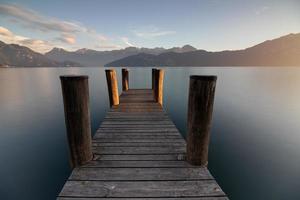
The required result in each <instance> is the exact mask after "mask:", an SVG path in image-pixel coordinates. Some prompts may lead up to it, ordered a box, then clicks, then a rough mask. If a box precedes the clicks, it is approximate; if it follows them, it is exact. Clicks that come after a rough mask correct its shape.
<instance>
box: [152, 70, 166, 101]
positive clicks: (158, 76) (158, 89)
mask: <svg viewBox="0 0 300 200" xmlns="http://www.w3.org/2000/svg"><path fill="white" fill-rule="evenodd" d="M163 86H164V70H163V69H156V70H155V71H154V100H155V101H156V102H158V103H159V104H160V105H162V104H163Z"/></svg>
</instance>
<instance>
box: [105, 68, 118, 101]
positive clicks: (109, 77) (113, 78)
mask: <svg viewBox="0 0 300 200" xmlns="http://www.w3.org/2000/svg"><path fill="white" fill-rule="evenodd" d="M105 74H106V81H107V88H108V95H109V103H110V106H114V105H119V92H118V81H117V73H116V70H113V69H107V70H105Z"/></svg>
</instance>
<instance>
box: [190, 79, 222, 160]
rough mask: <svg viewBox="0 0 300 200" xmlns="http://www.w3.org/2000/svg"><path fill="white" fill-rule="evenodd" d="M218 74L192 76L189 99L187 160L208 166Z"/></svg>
mask: <svg viewBox="0 0 300 200" xmlns="http://www.w3.org/2000/svg"><path fill="white" fill-rule="evenodd" d="M216 80H217V77H216V76H191V77H190V88H189V100H188V122H187V123H188V130H187V161H188V162H189V163H190V164H193V165H200V166H207V164H208V146H209V138H210V129H211V119H212V112H213V103H214V95H215V87H216Z"/></svg>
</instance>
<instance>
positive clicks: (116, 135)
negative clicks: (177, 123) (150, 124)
mask: <svg viewBox="0 0 300 200" xmlns="http://www.w3.org/2000/svg"><path fill="white" fill-rule="evenodd" d="M106 135H111V136H113V137H118V136H126V137H127V136H129V137H130V136H161V135H165V136H177V137H178V136H180V135H179V134H178V133H177V132H163V133H161V132H150V133H148V132H125V133H122V132H120V131H118V132H98V133H97V137H105V136H106ZM180 138H181V137H180Z"/></svg>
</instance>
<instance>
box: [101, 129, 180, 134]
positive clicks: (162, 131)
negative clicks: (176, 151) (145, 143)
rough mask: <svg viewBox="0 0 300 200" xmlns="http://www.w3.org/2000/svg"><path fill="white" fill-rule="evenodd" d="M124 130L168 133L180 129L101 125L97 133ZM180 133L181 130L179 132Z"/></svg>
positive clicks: (127, 131)
mask: <svg viewBox="0 0 300 200" xmlns="http://www.w3.org/2000/svg"><path fill="white" fill-rule="evenodd" d="M120 131H122V132H123V133H140V132H143V133H168V132H172V133H173V132H175V133H176V132H178V130H177V129H176V128H174V127H173V128H164V129H161V128H149V127H147V128H143V127H142V128H138V129H137V128H117V127H115V128H108V127H101V128H99V129H98V131H97V132H96V133H100V132H102V133H103V132H106V133H112V132H120ZM178 135H180V134H179V132H178Z"/></svg>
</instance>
